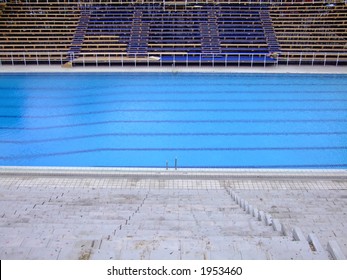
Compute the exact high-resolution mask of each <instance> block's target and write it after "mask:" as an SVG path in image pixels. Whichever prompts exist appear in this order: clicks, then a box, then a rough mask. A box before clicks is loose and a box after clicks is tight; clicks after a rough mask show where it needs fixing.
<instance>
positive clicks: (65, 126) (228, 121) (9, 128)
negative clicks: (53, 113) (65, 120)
mask: <svg viewBox="0 0 347 280" xmlns="http://www.w3.org/2000/svg"><path fill="white" fill-rule="evenodd" d="M332 122H333V123H345V122H347V119H300V120H290V119H282V120H273V119H267V120H258V119H257V120H111V121H100V122H90V123H77V124H66V125H56V126H43V127H12V126H0V129H3V130H11V131H13V130H48V129H58V128H68V127H80V126H92V125H104V124H112V123H152V124H154V123H181V124H189V123H215V124H216V123H332Z"/></svg>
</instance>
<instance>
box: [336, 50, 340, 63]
mask: <svg viewBox="0 0 347 280" xmlns="http://www.w3.org/2000/svg"><path fill="white" fill-rule="evenodd" d="M339 58H340V53H339V52H338V53H337V58H336V66H338V65H339Z"/></svg>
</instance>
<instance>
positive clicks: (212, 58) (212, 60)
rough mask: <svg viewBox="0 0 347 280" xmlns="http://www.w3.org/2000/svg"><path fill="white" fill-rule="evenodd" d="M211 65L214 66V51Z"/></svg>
mask: <svg viewBox="0 0 347 280" xmlns="http://www.w3.org/2000/svg"><path fill="white" fill-rule="evenodd" d="M212 67H213V68H214V53H213V54H212Z"/></svg>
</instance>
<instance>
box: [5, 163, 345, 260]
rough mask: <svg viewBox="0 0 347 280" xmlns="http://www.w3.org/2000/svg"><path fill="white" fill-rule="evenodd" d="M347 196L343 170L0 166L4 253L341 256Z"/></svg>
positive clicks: (60, 256)
mask: <svg viewBox="0 0 347 280" xmlns="http://www.w3.org/2000/svg"><path fill="white" fill-rule="evenodd" d="M346 200H347V171H346V170H254V169H250V170H232V169H230V170H229V169H216V170H212V169H178V170H172V169H171V170H165V169H121V168H120V169H117V168H116V169H113V168H107V169H99V168H73V169H70V168H49V169H47V168H29V167H26V168H18V167H14V168H12V167H1V168H0V258H1V259H103V260H105V259H135V260H139V259H164V260H166V259H176V260H177V259H197V260H198V259H295V260H299V259H313V260H314V259H343V258H345V256H346V255H347V203H346ZM328 244H329V245H328Z"/></svg>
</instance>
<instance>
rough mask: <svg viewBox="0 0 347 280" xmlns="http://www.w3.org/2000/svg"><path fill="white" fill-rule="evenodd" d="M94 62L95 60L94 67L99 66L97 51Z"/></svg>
mask: <svg viewBox="0 0 347 280" xmlns="http://www.w3.org/2000/svg"><path fill="white" fill-rule="evenodd" d="M95 62H96V67H99V62H98V53H96V54H95Z"/></svg>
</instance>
